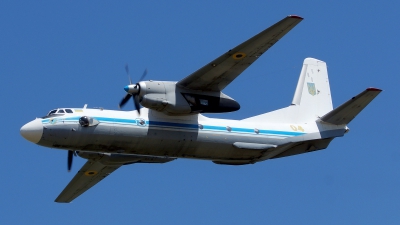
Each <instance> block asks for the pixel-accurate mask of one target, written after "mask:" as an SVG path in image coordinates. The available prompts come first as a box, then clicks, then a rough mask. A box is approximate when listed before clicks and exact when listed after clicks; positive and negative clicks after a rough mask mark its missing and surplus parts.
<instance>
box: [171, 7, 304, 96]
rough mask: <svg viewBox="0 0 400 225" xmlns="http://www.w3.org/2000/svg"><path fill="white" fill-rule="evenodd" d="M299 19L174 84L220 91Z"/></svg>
mask: <svg viewBox="0 0 400 225" xmlns="http://www.w3.org/2000/svg"><path fill="white" fill-rule="evenodd" d="M302 20H303V18H301V17H299V16H293V15H291V16H287V17H286V18H284V19H283V20H281V21H279V22H277V23H276V24H274V25H272V26H271V27H269V28H267V29H266V30H264V31H262V32H261V33H259V34H257V35H256V36H254V37H252V38H250V39H249V40H247V41H245V42H243V43H242V44H240V45H238V46H237V47H235V48H233V49H231V50H229V51H228V52H227V53H225V54H223V55H221V56H220V57H218V58H217V59H215V60H213V61H212V62H210V63H209V64H207V65H205V66H204V67H202V68H201V69H199V70H197V71H196V72H194V73H192V74H191V75H189V76H187V77H185V78H184V79H182V80H181V81H179V82H178V83H177V84H178V85H179V86H182V87H185V88H189V89H193V90H202V91H222V90H223V89H224V88H225V87H226V86H227V85H228V84H230V83H231V82H232V81H233V80H234V79H235V78H236V77H237V76H239V74H241V73H242V72H243V71H244V70H245V69H247V67H249V66H250V65H251V64H252V63H253V62H254V61H256V60H257V59H258V57H260V56H261V55H262V54H263V53H264V52H265V51H267V50H268V49H269V48H270V47H271V46H272V45H274V44H275V43H276V42H277V41H278V40H279V39H281V38H282V37H283V36H284V35H285V34H286V33H288V32H289V31H290V30H291V29H292V28H293V27H295V26H296V25H297V24H298V23H300V22H301V21H302Z"/></svg>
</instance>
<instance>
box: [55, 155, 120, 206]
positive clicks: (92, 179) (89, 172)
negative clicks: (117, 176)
mask: <svg viewBox="0 0 400 225" xmlns="http://www.w3.org/2000/svg"><path fill="white" fill-rule="evenodd" d="M119 167H120V165H117V166H106V165H103V164H102V163H100V162H99V161H93V160H88V161H87V162H86V163H85V165H83V167H82V168H81V169H80V170H79V172H78V173H77V174H76V175H75V177H74V178H73V179H72V180H71V182H69V184H68V185H67V187H65V189H64V190H63V191H62V192H61V194H60V195H59V196H58V197H57V198H56V200H55V202H63V203H69V202H71V201H72V200H74V199H75V198H76V197H78V196H79V195H81V194H82V193H84V192H85V191H86V190H88V189H89V188H91V187H93V186H94V185H95V184H97V183H98V182H99V181H101V180H102V179H104V178H105V177H107V176H108V175H109V174H111V173H112V172H114V171H115V170H116V169H118V168H119Z"/></svg>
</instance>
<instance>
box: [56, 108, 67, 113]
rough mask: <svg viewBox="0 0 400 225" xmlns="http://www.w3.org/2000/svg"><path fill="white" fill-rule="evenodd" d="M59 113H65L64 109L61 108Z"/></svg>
mask: <svg viewBox="0 0 400 225" xmlns="http://www.w3.org/2000/svg"><path fill="white" fill-rule="evenodd" d="M57 113H65V112H64V110H63V109H59V110H58V112H57Z"/></svg>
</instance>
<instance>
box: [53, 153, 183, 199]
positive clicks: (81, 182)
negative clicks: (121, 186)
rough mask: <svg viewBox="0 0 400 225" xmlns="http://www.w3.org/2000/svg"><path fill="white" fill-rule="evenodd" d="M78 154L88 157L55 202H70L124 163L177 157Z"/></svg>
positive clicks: (166, 159)
mask: <svg viewBox="0 0 400 225" xmlns="http://www.w3.org/2000/svg"><path fill="white" fill-rule="evenodd" d="M78 155H79V156H80V157H82V158H86V159H88V161H87V162H86V163H85V165H83V167H82V168H81V169H80V170H79V172H78V173H77V174H76V175H75V177H74V178H73V179H72V180H71V182H69V184H68V185H67V187H65V188H64V190H63V191H62V192H61V194H60V195H59V196H58V197H57V198H56V200H55V202H60V203H69V202H71V201H72V200H74V199H75V198H77V197H78V196H79V195H81V194H83V193H84V192H85V191H87V190H88V189H89V188H91V187H93V186H94V185H95V184H97V183H98V182H99V181H101V180H103V179H104V178H106V177H107V176H108V175H110V174H111V173H112V172H114V171H115V170H116V169H118V168H119V167H121V166H123V165H127V164H133V163H166V162H170V161H172V160H175V158H167V157H157V156H142V155H128V154H102V153H90V152H79V153H78Z"/></svg>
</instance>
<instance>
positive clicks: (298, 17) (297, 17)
mask: <svg viewBox="0 0 400 225" xmlns="http://www.w3.org/2000/svg"><path fill="white" fill-rule="evenodd" d="M288 17H289V18H295V19H300V20H302V19H304V18H303V17H301V16H298V15H289V16H288Z"/></svg>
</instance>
